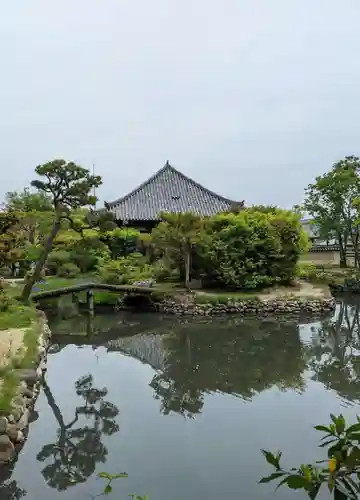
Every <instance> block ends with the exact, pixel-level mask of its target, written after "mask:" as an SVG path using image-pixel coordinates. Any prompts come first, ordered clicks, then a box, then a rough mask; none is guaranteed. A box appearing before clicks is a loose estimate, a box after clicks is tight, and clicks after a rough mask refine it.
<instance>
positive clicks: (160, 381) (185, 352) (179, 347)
mask: <svg viewBox="0 0 360 500" xmlns="http://www.w3.org/2000/svg"><path fill="white" fill-rule="evenodd" d="M166 347H167V349H168V350H169V355H168V357H167V359H166V361H165V369H164V370H162V371H161V372H159V373H157V374H156V375H155V376H154V378H153V379H152V381H151V383H150V387H152V388H153V389H154V392H155V397H156V399H160V400H161V411H162V412H163V413H164V414H165V415H168V414H169V413H171V412H175V413H180V414H181V415H183V416H185V417H188V418H191V417H192V416H193V415H195V414H196V413H200V412H201V409H202V407H203V404H204V403H203V397H202V392H201V390H200V388H199V387H197V386H196V384H195V383H194V382H195V381H194V377H193V376H192V374H193V370H195V369H196V367H195V366H194V364H193V362H192V347H191V338H190V335H189V334H187V333H185V335H182V334H179V335H174V336H172V337H170V338H169V339H167V342H166ZM179 370H180V371H181V376H179V375H180V372H179Z"/></svg>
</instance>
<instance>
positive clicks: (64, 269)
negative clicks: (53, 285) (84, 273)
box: [57, 262, 80, 278]
mask: <svg viewBox="0 0 360 500" xmlns="http://www.w3.org/2000/svg"><path fill="white" fill-rule="evenodd" d="M79 274H80V269H79V268H78V266H77V265H76V264H74V263H73V262H67V263H66V264H63V265H62V266H60V267H59V269H58V272H57V275H58V276H59V277H61V278H76V277H77V276H79Z"/></svg>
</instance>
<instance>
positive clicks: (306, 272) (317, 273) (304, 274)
mask: <svg viewBox="0 0 360 500" xmlns="http://www.w3.org/2000/svg"><path fill="white" fill-rule="evenodd" d="M296 276H297V277H298V278H300V279H303V280H307V281H310V282H312V283H319V282H325V283H331V282H332V281H333V276H332V274H331V273H329V272H326V271H325V270H324V268H323V267H318V266H316V265H315V264H313V263H312V262H299V263H298V264H297V268H296Z"/></svg>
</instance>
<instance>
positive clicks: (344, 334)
mask: <svg viewBox="0 0 360 500" xmlns="http://www.w3.org/2000/svg"><path fill="white" fill-rule="evenodd" d="M359 313H360V302H359V301H358V300H354V299H352V300H351V299H350V298H349V299H348V301H347V302H341V303H340V304H339V305H338V307H337V311H336V313H335V315H334V316H333V317H329V318H326V319H325V320H323V321H322V322H321V324H320V326H317V327H316V328H313V331H314V332H313V339H312V340H313V342H312V346H311V358H310V360H309V368H310V369H311V370H312V371H313V372H314V374H313V376H312V379H313V380H316V381H318V382H321V383H322V384H324V386H325V387H326V388H327V389H331V390H334V391H336V393H337V394H338V395H339V396H340V397H341V398H343V400H344V402H348V403H351V402H352V403H353V402H358V401H359V400H360V385H359V377H360V319H359Z"/></svg>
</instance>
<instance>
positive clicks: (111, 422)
mask: <svg viewBox="0 0 360 500" xmlns="http://www.w3.org/2000/svg"><path fill="white" fill-rule="evenodd" d="M43 391H44V394H45V396H46V399H47V402H48V404H49V406H50V408H51V410H52V412H53V414H54V417H55V418H56V420H57V423H58V426H59V429H58V431H57V433H58V439H57V440H56V442H55V443H49V444H46V445H44V446H43V447H42V449H41V451H40V452H39V454H38V455H37V459H38V460H39V461H40V462H45V463H46V465H45V467H44V468H43V469H42V471H41V472H42V474H43V476H44V479H45V481H46V483H47V484H48V485H49V486H51V487H52V488H56V489H57V490H59V491H61V490H65V489H67V488H68V487H69V486H72V485H75V484H77V483H82V482H85V481H86V480H87V479H88V478H89V477H90V476H91V475H92V474H93V473H94V471H95V469H96V464H97V463H104V462H105V461H106V457H107V454H108V451H107V448H106V446H105V445H104V444H103V442H102V435H103V434H105V435H107V436H110V435H112V434H114V433H115V432H117V431H118V430H119V426H118V424H117V423H116V421H115V418H116V417H117V415H118V413H119V410H118V408H117V407H116V406H115V405H114V404H113V403H110V402H109V401H106V400H105V399H104V398H105V396H106V395H107V393H108V391H107V389H106V388H102V389H99V388H96V387H94V380H93V376H92V375H85V376H84V377H82V378H80V379H79V380H77V381H76V382H75V391H76V394H77V395H78V396H80V397H81V398H83V400H84V404H83V405H82V406H77V407H76V408H75V411H74V418H73V419H72V420H71V421H70V422H68V423H65V421H64V418H63V415H62V412H61V409H60V408H59V406H58V405H57V404H56V401H55V399H54V396H53V395H52V392H51V390H50V387H49V386H48V385H47V383H46V382H44V383H43Z"/></svg>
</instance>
